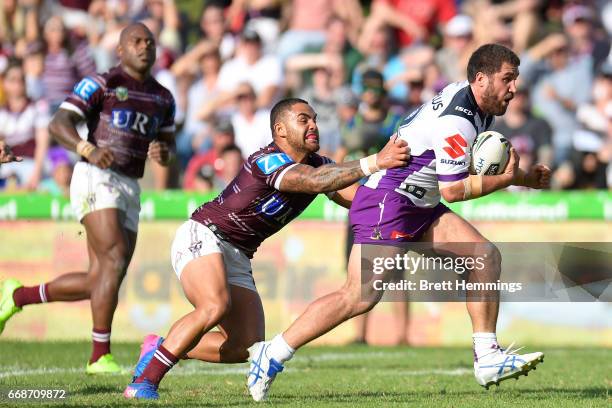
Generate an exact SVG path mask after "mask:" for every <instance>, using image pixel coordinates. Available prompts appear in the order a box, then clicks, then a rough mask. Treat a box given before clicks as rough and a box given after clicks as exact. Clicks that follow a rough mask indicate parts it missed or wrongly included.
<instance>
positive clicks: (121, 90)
mask: <svg viewBox="0 0 612 408" xmlns="http://www.w3.org/2000/svg"><path fill="white" fill-rule="evenodd" d="M115 96H116V97H117V100H118V101H120V102H125V101H127V100H128V90H127V88H126V87H125V86H120V87H118V88H117V89H115Z"/></svg>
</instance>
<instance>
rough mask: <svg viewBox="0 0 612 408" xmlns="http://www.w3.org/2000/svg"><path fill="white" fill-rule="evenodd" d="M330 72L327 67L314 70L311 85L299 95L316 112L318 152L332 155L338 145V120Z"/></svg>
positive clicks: (334, 90) (323, 154) (328, 155)
mask: <svg viewBox="0 0 612 408" xmlns="http://www.w3.org/2000/svg"><path fill="white" fill-rule="evenodd" d="M332 75H333V74H332V72H331V71H330V70H329V69H328V68H327V67H319V68H316V69H315V70H314V73H313V81H312V86H309V87H307V88H306V89H305V90H304V91H303V92H302V93H301V95H300V96H299V97H300V98H301V99H304V100H306V101H308V103H309V104H310V106H312V107H313V109H314V111H315V112H317V126H318V128H319V146H320V149H319V152H318V153H319V154H320V155H322V156H327V157H333V155H334V154H335V153H336V150H337V149H338V146H339V145H340V120H339V118H338V116H337V114H336V111H337V105H336V101H337V98H336V92H337V89H338V88H337V87H336V88H335V87H334V85H333V84H332Z"/></svg>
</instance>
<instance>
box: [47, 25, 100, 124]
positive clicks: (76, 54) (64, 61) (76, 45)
mask: <svg viewBox="0 0 612 408" xmlns="http://www.w3.org/2000/svg"><path fill="white" fill-rule="evenodd" d="M44 41H45V45H46V54H45V61H44V69H43V74H42V80H43V84H44V92H45V93H44V95H45V99H46V100H47V101H48V103H49V106H50V109H51V113H53V112H55V111H56V110H57V108H58V107H59V105H60V104H61V103H62V102H63V101H64V99H66V97H67V96H68V95H69V94H70V92H72V88H73V87H74V85H75V84H76V83H77V81H78V80H79V79H80V78H82V77H85V76H88V75H93V74H95V73H96V66H95V62H94V60H93V58H92V56H91V52H90V49H89V46H88V44H87V41H86V39H82V38H75V39H71V38H70V36H69V33H68V32H67V30H66V29H65V28H64V23H63V22H62V19H61V17H59V16H53V17H51V18H50V19H49V20H47V22H46V23H45V27H44Z"/></svg>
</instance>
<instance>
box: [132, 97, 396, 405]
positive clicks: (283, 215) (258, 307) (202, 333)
mask: <svg viewBox="0 0 612 408" xmlns="http://www.w3.org/2000/svg"><path fill="white" fill-rule="evenodd" d="M270 127H271V129H272V136H273V142H272V143H271V144H270V145H268V146H266V147H265V148H263V149H261V150H259V151H257V152H255V153H254V154H252V155H251V156H250V157H249V158H248V160H247V162H246V163H245V164H244V166H243V167H242V169H241V171H240V173H239V174H238V175H237V176H236V178H235V179H234V180H233V181H232V182H231V183H230V184H229V185H228V186H227V187H226V189H225V190H224V191H223V192H222V193H221V194H220V195H219V196H218V197H217V198H216V199H214V200H213V201H211V202H208V203H206V204H204V205H202V206H201V207H200V208H198V209H197V210H196V211H195V212H194V213H193V214H192V216H191V219H190V220H189V221H187V222H185V223H184V224H183V225H182V226H181V227H179V229H178V230H177V232H176V237H175V238H174V242H173V243H172V249H171V261H172V266H173V268H174V271H175V272H176V274H177V276H178V277H179V280H180V282H181V285H182V287H183V290H184V292H185V296H186V297H187V299H188V300H189V301H190V302H191V304H192V305H193V306H194V310H193V311H192V312H190V313H188V314H187V315H185V316H183V317H182V318H181V319H179V320H178V321H177V322H176V323H174V325H173V326H172V327H171V328H170V332H169V333H168V336H167V337H166V339H163V338H161V337H158V336H153V335H151V336H147V337H146V338H145V342H144V344H143V346H142V352H141V356H140V359H139V361H138V364H137V366H136V369H135V373H134V378H133V381H132V383H131V384H129V385H128V386H127V388H126V389H125V391H124V395H125V396H126V397H127V398H142V399H156V398H158V392H157V388H158V385H159V383H160V381H161V379H162V378H163V376H164V375H165V374H166V373H167V372H168V371H169V370H170V369H171V368H172V366H174V364H176V363H177V362H178V360H179V359H181V358H196V359H200V360H204V361H209V362H223V363H237V362H243V361H246V360H247V358H248V351H247V348H248V347H249V346H250V345H251V344H253V343H254V342H257V341H260V340H263V338H264V312H263V308H262V304H261V299H260V297H259V294H258V293H257V289H256V287H255V282H254V280H253V275H252V271H251V261H250V258H252V257H253V254H254V253H255V251H256V250H257V248H258V247H259V245H260V244H261V242H262V241H264V240H265V239H266V238H268V237H269V236H271V235H272V234H274V233H275V232H277V231H278V230H280V229H281V228H282V227H284V226H285V225H287V224H288V223H289V222H290V221H291V220H293V219H294V218H295V217H297V216H298V215H299V214H300V213H302V211H304V209H306V207H307V206H308V205H309V204H310V203H311V202H312V200H314V198H315V197H316V195H317V194H319V193H331V194H328V196H329V197H330V198H331V199H332V200H334V201H335V202H336V203H338V204H340V205H343V206H345V207H348V206H349V205H350V201H351V200H352V198H353V195H354V192H355V189H354V188H352V189H351V188H347V189H345V190H344V191H337V190H340V189H343V188H346V187H348V186H351V185H352V184H353V183H355V182H357V181H358V180H359V179H361V178H362V177H364V176H366V175H369V174H371V173H373V172H375V171H377V170H378V169H389V168H393V167H397V166H402V165H405V164H406V161H407V160H408V148H407V144H406V142H404V141H397V142H396V139H395V138H393V139H392V140H390V141H389V143H388V144H387V145H386V146H385V147H384V148H383V149H382V150H381V151H380V152H379V153H378V154H374V155H371V156H368V157H366V158H363V159H361V160H359V161H357V160H356V161H352V162H348V163H343V164H333V163H332V162H331V160H330V159H328V158H326V157H323V156H319V155H318V154H316V152H317V151H318V150H319V131H318V128H317V123H316V114H315V112H314V111H313V109H312V108H311V107H310V105H308V103H307V102H306V101H304V100H302V99H296V98H291V99H284V100H282V101H280V102H278V103H277V104H276V105H275V106H274V108H273V109H272V112H271V113H270ZM334 192H335V193H334ZM215 326H219V329H220V332H209V330H210V329H212V328H213V327H215Z"/></svg>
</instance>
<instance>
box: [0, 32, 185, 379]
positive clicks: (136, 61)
mask: <svg viewBox="0 0 612 408" xmlns="http://www.w3.org/2000/svg"><path fill="white" fill-rule="evenodd" d="M117 54H118V55H119V59H120V64H119V66H117V67H115V68H113V69H111V70H110V71H109V72H108V73H105V74H103V75H96V76H92V77H86V78H84V79H82V80H81V82H79V83H78V84H77V85H76V86H75V87H74V91H73V93H72V94H71V95H70V96H69V97H68V98H67V99H66V101H65V102H64V103H62V105H61V106H60V109H59V110H58V112H57V113H56V114H55V117H54V118H53V120H52V122H51V124H50V126H49V130H50V132H51V134H52V135H53V137H54V138H55V139H56V140H57V141H58V142H59V143H61V144H62V145H63V146H65V147H66V148H68V149H70V150H73V151H76V152H77V153H78V154H79V155H81V156H82V158H83V159H82V161H81V162H79V163H77V165H76V166H75V168H74V173H73V176H72V182H71V185H70V200H71V203H72V207H73V209H74V212H75V214H76V216H77V217H78V219H79V221H81V222H82V223H83V225H84V226H85V231H86V232H87V250H88V254H89V269H88V271H87V272H73V273H67V274H64V275H62V276H60V277H58V278H57V279H55V280H53V281H51V282H48V283H43V284H41V285H38V286H31V287H24V286H22V285H21V283H20V282H19V281H17V280H15V279H8V280H7V281H5V283H4V285H3V288H2V293H1V296H2V297H1V300H0V332H2V330H3V329H4V325H5V324H6V321H7V320H8V319H9V318H10V317H11V316H12V315H14V314H15V313H17V312H19V311H21V310H22V308H23V306H25V305H30V304H35V303H45V302H56V301H78V300H84V299H91V312H92V317H93V332H92V340H93V350H92V353H91V357H90V359H89V362H88V363H87V367H86V371H87V373H88V374H98V373H113V372H119V371H121V369H120V367H119V365H118V364H117V362H116V361H115V359H114V358H113V355H112V354H111V352H110V351H111V350H110V337H111V325H112V322H113V315H114V312H115V309H116V307H117V300H118V293H119V287H120V286H121V282H122V280H123V277H124V276H125V272H126V270H127V267H128V265H129V263H130V259H131V258H132V254H133V252H134V246H135V244H136V235H137V231H138V216H139V212H140V187H139V185H138V181H137V179H138V178H140V177H142V175H143V172H144V165H145V161H146V159H147V157H149V158H150V159H152V160H154V161H156V162H157V163H159V164H161V165H164V166H165V165H167V164H168V162H169V160H170V147H171V146H172V145H173V144H174V109H175V108H174V99H173V98H172V95H171V94H170V92H169V91H168V90H167V89H166V88H164V87H163V86H161V85H160V84H159V83H158V82H157V81H156V80H155V79H154V78H153V77H152V76H151V74H150V71H151V67H152V66H153V63H154V62H155V40H154V38H153V34H151V32H150V31H149V30H148V29H147V28H146V26H144V25H143V24H140V23H135V24H131V25H129V26H128V27H126V28H125V29H124V30H123V31H122V32H121V35H120V40H119V45H118V47H117ZM84 121H85V122H86V123H87V127H88V129H89V136H88V140H82V139H81V138H80V137H79V134H78V133H77V125H79V124H80V123H81V122H84Z"/></svg>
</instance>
